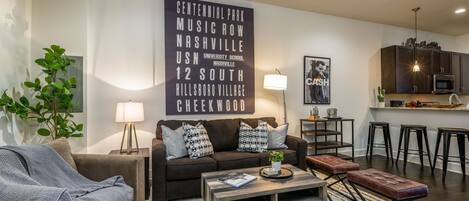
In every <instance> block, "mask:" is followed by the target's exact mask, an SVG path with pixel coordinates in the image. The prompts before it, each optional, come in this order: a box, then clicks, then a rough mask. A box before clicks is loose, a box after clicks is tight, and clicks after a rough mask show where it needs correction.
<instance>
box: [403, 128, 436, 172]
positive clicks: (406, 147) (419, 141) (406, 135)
mask: <svg viewBox="0 0 469 201" xmlns="http://www.w3.org/2000/svg"><path fill="white" fill-rule="evenodd" d="M411 133H416V134H417V145H418V150H415V149H409V138H410V134H411ZM422 136H423V138H424V139H425V145H426V148H427V151H426V152H424V151H423V141H422V140H423V139H422ZM402 138H404V172H405V169H406V167H407V155H408V154H413V155H419V158H420V165H421V166H422V168H423V156H424V154H426V155H427V156H428V163H429V164H430V167H433V166H432V159H431V156H430V148H429V145H428V135H427V127H426V126H422V125H401V132H400V135H399V147H398V150H397V159H396V165H397V162H398V161H399V154H400V153H401V151H402V149H401V145H402ZM409 151H411V152H409ZM415 152H418V153H415Z"/></svg>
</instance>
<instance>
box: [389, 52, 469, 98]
mask: <svg viewBox="0 0 469 201" xmlns="http://www.w3.org/2000/svg"><path fill="white" fill-rule="evenodd" d="M436 55H438V59H435V57H436ZM416 58H417V61H418V62H419V65H420V72H412V68H413V66H414V62H415V61H414V51H413V48H410V47H405V46H390V47H386V48H383V49H381V86H382V87H383V88H384V89H386V91H387V92H388V93H422V94H424V93H431V92H432V90H433V72H434V67H433V66H439V64H440V62H441V59H440V54H439V52H435V51H434V50H428V49H417V52H416ZM468 86H469V85H468Z"/></svg>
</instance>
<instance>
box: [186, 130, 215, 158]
mask: <svg viewBox="0 0 469 201" xmlns="http://www.w3.org/2000/svg"><path fill="white" fill-rule="evenodd" d="M182 129H184V142H185V143H186V148H187V151H188V153H189V158H191V159H197V158H202V157H205V156H210V155H212V154H213V146H212V143H211V142H210V139H209V138H208V134H207V130H206V129H205V127H204V125H202V124H201V123H198V124H197V125H196V126H192V125H190V124H186V123H183V125H182Z"/></svg>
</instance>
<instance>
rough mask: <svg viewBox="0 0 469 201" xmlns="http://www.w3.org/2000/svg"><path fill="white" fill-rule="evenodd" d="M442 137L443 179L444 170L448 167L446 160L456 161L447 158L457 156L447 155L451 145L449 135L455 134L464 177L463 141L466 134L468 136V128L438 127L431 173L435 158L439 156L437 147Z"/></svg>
mask: <svg viewBox="0 0 469 201" xmlns="http://www.w3.org/2000/svg"><path fill="white" fill-rule="evenodd" d="M442 136H444V138H443V179H445V177H446V171H447V169H448V162H456V161H450V160H449V158H458V157H457V156H450V155H449V148H450V145H451V137H453V136H456V138H457V140H458V148H459V162H460V164H461V170H462V173H463V175H464V177H463V178H466V177H465V175H466V160H467V159H466V144H465V143H464V141H465V140H466V139H465V138H466V136H467V137H468V138H469V130H468V129H464V128H438V135H437V139H436V147H435V158H434V159H433V167H432V174H433V173H434V171H435V166H436V159H437V158H439V157H441V155H438V149H439V147H440V141H441V137H442Z"/></svg>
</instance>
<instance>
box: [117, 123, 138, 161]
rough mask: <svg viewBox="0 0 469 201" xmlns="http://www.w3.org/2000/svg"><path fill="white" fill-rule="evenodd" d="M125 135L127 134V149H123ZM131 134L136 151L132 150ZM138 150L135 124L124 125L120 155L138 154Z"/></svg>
mask: <svg viewBox="0 0 469 201" xmlns="http://www.w3.org/2000/svg"><path fill="white" fill-rule="evenodd" d="M126 134H127V148H126V149H123V147H124V139H125V136H126ZM132 134H133V137H135V144H136V145H137V149H134V148H133V145H132ZM138 150H139V147H138V139H137V130H136V129H135V124H134V123H126V124H125V126H124V133H123V134H122V142H121V148H120V153H127V154H131V153H132V152H138Z"/></svg>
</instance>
